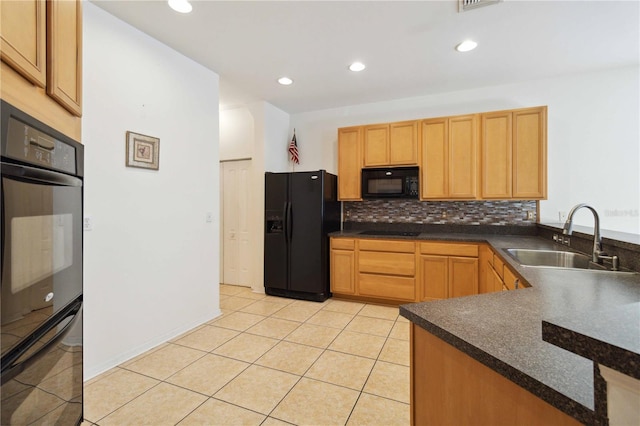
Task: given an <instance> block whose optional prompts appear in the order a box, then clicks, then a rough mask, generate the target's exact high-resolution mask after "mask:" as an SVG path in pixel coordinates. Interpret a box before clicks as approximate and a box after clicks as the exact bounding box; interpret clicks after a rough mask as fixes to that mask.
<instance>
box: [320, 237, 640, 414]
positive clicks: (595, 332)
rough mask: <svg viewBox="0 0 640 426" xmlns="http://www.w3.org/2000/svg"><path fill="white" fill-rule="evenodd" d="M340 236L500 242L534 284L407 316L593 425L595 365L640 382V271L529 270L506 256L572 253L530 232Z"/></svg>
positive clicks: (409, 310)
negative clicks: (512, 250) (519, 250)
mask: <svg viewBox="0 0 640 426" xmlns="http://www.w3.org/2000/svg"><path fill="white" fill-rule="evenodd" d="M331 236H333V237H352V238H353V237H357V238H400V239H414V240H434V241H435V240H437V241H467V242H486V243H488V244H490V245H491V246H492V248H493V249H494V250H495V251H496V253H498V254H499V255H500V256H501V258H502V259H503V260H504V261H505V263H507V264H508V265H509V266H510V268H511V269H513V270H514V271H515V272H516V273H517V274H518V275H520V278H522V279H524V280H525V281H526V282H527V283H528V284H529V285H530V286H531V287H529V288H525V289H522V290H517V291H509V292H499V293H489V294H482V295H477V296H469V297H461V298H456V299H448V300H441V301H434V302H423V303H412V304H406V305H402V306H400V314H401V315H402V316H404V317H406V318H407V319H409V320H410V321H412V322H414V323H416V324H417V325H419V326H420V327H422V328H424V329H425V330H427V331H429V332H430V333H432V334H434V335H436V336H438V337H440V338H441V339H443V340H445V341H446V342H448V343H450V344H452V345H453V346H455V347H457V348H458V349H460V350H462V351H463V352H465V353H467V354H469V355H470V356H472V357H473V358H475V359H476V360H478V361H480V362H482V363H483V364H485V365H487V366H488V367H490V368H492V369H493V370H495V371H497V372H498V373H500V374H501V375H503V376H505V377H507V378H509V379H510V380H512V381H513V382H515V383H516V384H518V385H519V386H522V387H523V388H525V389H527V390H529V391H530V392H532V393H533V394H535V395H537V396H538V397H540V398H542V399H543V400H545V401H547V402H549V403H550V404H551V405H553V406H555V407H557V408H559V409H560V410H562V411H564V412H566V413H567V414H569V415H572V416H573V417H575V418H576V419H578V420H579V421H581V422H583V423H592V422H593V419H594V410H595V402H594V373H593V371H594V368H593V362H592V360H591V359H594V358H595V359H596V360H597V361H598V362H601V363H602V364H604V365H607V366H610V367H612V368H615V369H617V370H619V371H621V372H623V373H626V374H630V373H629V372H627V371H629V370H630V369H631V370H634V372H635V375H634V374H631V375H633V376H634V377H637V374H638V366H639V365H640V321H639V319H640V303H639V302H640V274H624V273H609V272H600V271H580V270H569V269H558V268H535V267H526V266H521V265H520V264H519V263H517V262H516V261H515V259H513V258H511V257H510V256H508V255H507V254H506V252H505V251H504V249H506V248H530V249H531V248H533V249H561V250H567V248H566V247H564V246H559V245H557V244H555V243H553V242H552V241H547V240H544V239H542V238H539V237H536V236H530V235H515V236H513V235H499V234H462V233H458V232H452V233H447V232H444V233H431V232H423V233H421V234H420V235H418V236H414V237H405V236H399V237H394V236H375V235H374V236H371V235H369V236H365V235H361V234H360V231H341V232H336V233H333V234H332V235H331ZM543 323H544V325H543ZM543 327H544V333H545V336H544V337H545V340H548V341H545V340H543ZM549 342H552V343H553V344H552V343H549ZM596 342H597V343H596ZM562 348H565V349H567V350H565V349H562ZM569 351H571V352H569ZM573 352H576V353H573ZM621 353H623V354H625V358H620V357H619V355H620V354H621ZM594 354H597V356H596V355H594ZM581 355H582V356H581ZM585 357H586V358H585ZM587 358H589V359H587Z"/></svg>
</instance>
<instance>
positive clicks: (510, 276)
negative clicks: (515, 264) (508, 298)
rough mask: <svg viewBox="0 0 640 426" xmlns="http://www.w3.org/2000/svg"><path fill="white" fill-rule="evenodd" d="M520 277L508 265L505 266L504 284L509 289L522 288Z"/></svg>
mask: <svg viewBox="0 0 640 426" xmlns="http://www.w3.org/2000/svg"><path fill="white" fill-rule="evenodd" d="M519 281H520V280H519V279H518V277H516V274H514V273H513V272H512V271H511V269H509V268H508V267H506V266H505V267H504V285H505V286H506V287H507V288H508V289H509V290H516V289H518V288H520V283H519Z"/></svg>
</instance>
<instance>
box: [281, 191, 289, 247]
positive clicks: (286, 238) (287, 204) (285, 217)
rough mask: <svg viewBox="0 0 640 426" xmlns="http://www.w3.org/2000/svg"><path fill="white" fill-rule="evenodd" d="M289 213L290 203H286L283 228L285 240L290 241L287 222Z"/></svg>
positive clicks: (283, 206)
mask: <svg viewBox="0 0 640 426" xmlns="http://www.w3.org/2000/svg"><path fill="white" fill-rule="evenodd" d="M288 213H289V203H287V202H286V201H285V202H284V204H283V205H282V227H283V228H284V239H285V241H289V226H288V222H287V214H288Z"/></svg>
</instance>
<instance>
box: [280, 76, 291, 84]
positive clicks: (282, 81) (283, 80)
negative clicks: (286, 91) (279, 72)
mask: <svg viewBox="0 0 640 426" xmlns="http://www.w3.org/2000/svg"><path fill="white" fill-rule="evenodd" d="M278 83H280V84H282V85H283V86H288V85H290V84H292V83H293V80H291V79H290V78H289V77H280V78H279V79H278Z"/></svg>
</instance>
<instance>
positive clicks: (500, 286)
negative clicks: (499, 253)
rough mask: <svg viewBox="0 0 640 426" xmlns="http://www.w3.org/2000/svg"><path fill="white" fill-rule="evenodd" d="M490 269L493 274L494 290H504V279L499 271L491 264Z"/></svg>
mask: <svg viewBox="0 0 640 426" xmlns="http://www.w3.org/2000/svg"><path fill="white" fill-rule="evenodd" d="M489 269H490V273H491V276H492V277H493V279H492V284H493V291H502V290H504V281H502V278H501V277H500V275H498V273H497V272H496V270H495V268H494V267H493V266H490V267H489Z"/></svg>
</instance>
